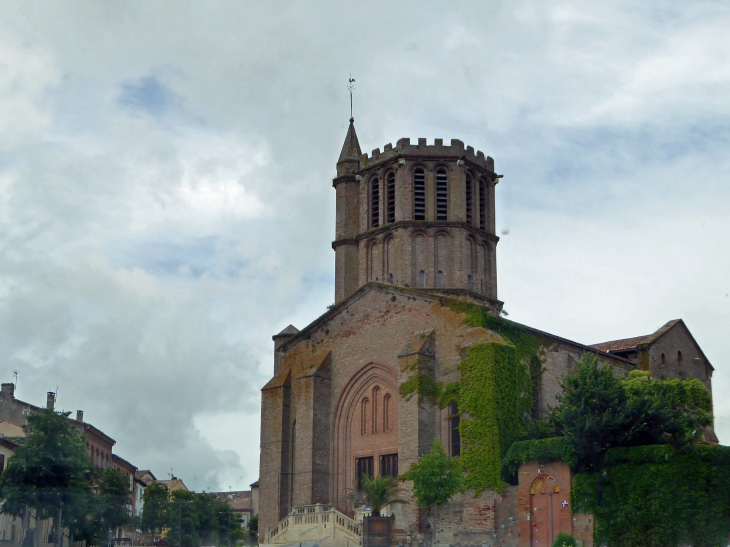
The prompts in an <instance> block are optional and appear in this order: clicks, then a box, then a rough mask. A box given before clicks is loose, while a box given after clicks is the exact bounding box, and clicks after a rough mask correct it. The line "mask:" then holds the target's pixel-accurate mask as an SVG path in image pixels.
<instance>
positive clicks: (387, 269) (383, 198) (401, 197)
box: [332, 118, 501, 302]
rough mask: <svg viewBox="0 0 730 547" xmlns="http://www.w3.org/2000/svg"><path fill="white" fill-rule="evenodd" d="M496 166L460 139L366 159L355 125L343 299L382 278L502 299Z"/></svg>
mask: <svg viewBox="0 0 730 547" xmlns="http://www.w3.org/2000/svg"><path fill="white" fill-rule="evenodd" d="M499 178H501V177H500V176H498V175H495V173H494V160H493V159H492V158H491V157H488V156H486V157H485V155H484V153H482V152H481V151H476V152H475V151H474V148H472V147H471V146H467V147H466V148H465V147H464V143H463V142H462V141H460V140H456V139H452V140H451V144H450V145H444V143H443V139H435V140H434V144H433V145H430V146H429V145H427V144H426V139H418V143H417V144H411V142H410V139H400V140H399V141H398V142H397V144H396V146H395V147H393V146H392V144H386V145H385V146H384V148H383V152H381V151H380V149H378V148H376V149H375V150H373V151H372V154H371V155H370V157H368V155H367V154H361V152H360V145H359V143H358V141H357V136H356V134H355V126H354V121H353V119H352V118H351V119H350V126H349V128H348V131H347V136H346V137H345V143H344V145H343V147H342V152H341V153H340V157H339V160H338V161H337V177H336V178H335V179H334V181H333V186H334V187H335V189H336V191H337V231H336V236H335V241H334V242H333V243H332V248H333V249H334V250H335V253H336V254H335V302H341V301H342V300H344V299H345V298H347V297H348V296H350V295H351V294H352V293H354V292H355V291H356V290H357V289H358V288H359V287H361V286H362V285H365V284H366V283H370V282H372V281H375V282H379V283H387V284H392V285H399V286H403V287H413V288H420V289H425V290H428V291H434V292H440V291H454V290H459V291H465V292H469V293H471V294H472V296H474V297H477V298H483V299H484V298H486V299H491V300H496V299H497V260H496V246H497V242H498V241H499V238H498V237H497V236H496V234H495V211H494V196H495V186H496V184H497V182H498V181H499Z"/></svg>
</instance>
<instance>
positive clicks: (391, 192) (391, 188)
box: [387, 171, 395, 224]
mask: <svg viewBox="0 0 730 547" xmlns="http://www.w3.org/2000/svg"><path fill="white" fill-rule="evenodd" d="M387 196H388V220H387V223H388V224H390V223H392V222H395V173H393V172H392V171H391V172H390V173H388V194H387Z"/></svg>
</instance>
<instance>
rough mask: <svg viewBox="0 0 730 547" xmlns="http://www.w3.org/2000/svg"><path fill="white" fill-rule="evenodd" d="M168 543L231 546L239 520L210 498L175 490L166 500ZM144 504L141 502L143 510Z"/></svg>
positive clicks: (196, 546) (192, 546)
mask: <svg viewBox="0 0 730 547" xmlns="http://www.w3.org/2000/svg"><path fill="white" fill-rule="evenodd" d="M170 498H171V501H170V502H169V504H168V507H169V508H170V509H168V511H167V515H168V517H167V520H168V522H169V531H168V534H167V540H168V543H169V544H170V545H171V546H173V547H180V546H182V547H199V546H200V545H219V546H224V545H232V544H233V543H235V538H236V532H235V530H236V529H240V528H241V517H239V516H238V515H236V514H235V513H233V511H232V510H231V507H230V506H229V505H228V504H227V503H226V502H224V501H221V500H219V499H218V498H216V497H215V496H213V495H212V494H206V493H202V494H198V493H195V492H188V491H185V490H176V491H174V492H173V493H172V495H171V496H170ZM146 509H147V502H146V501H145V510H146Z"/></svg>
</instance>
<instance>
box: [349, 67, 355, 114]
mask: <svg viewBox="0 0 730 547" xmlns="http://www.w3.org/2000/svg"><path fill="white" fill-rule="evenodd" d="M348 81H349V82H350V85H348V86H347V89H349V90H350V121H352V120H353V119H354V118H353V117H352V90H353V89H355V85H354V84H355V79H354V78H353V77H352V74H350V79H349V80H348Z"/></svg>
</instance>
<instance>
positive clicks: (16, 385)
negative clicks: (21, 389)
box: [13, 370, 18, 390]
mask: <svg viewBox="0 0 730 547" xmlns="http://www.w3.org/2000/svg"><path fill="white" fill-rule="evenodd" d="M13 374H15V389H16V390H17V389H18V371H17V370H16V371H14V372H13Z"/></svg>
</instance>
